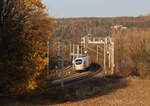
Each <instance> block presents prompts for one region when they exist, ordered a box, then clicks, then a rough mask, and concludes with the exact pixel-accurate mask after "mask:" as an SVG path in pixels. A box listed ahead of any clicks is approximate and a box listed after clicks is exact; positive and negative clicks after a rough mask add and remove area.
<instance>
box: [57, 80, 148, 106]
mask: <svg viewBox="0 0 150 106" xmlns="http://www.w3.org/2000/svg"><path fill="white" fill-rule="evenodd" d="M128 81H129V83H128V87H126V88H120V89H117V90H115V91H113V92H111V93H109V94H106V95H103V96H101V95H97V96H96V97H93V98H89V99H85V100H81V101H77V102H67V103H64V104H57V105H56V106H150V85H149V84H150V80H141V79H138V78H129V79H128ZM122 83H123V82H122Z"/></svg>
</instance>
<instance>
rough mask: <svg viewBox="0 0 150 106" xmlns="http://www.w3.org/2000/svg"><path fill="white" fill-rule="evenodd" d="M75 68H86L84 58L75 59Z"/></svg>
mask: <svg viewBox="0 0 150 106" xmlns="http://www.w3.org/2000/svg"><path fill="white" fill-rule="evenodd" d="M75 70H84V65H83V60H81V59H77V60H76V61H75Z"/></svg>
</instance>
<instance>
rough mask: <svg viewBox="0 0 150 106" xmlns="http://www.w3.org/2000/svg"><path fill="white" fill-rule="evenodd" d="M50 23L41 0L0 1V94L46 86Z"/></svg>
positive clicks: (19, 92) (25, 91) (16, 92)
mask: <svg viewBox="0 0 150 106" xmlns="http://www.w3.org/2000/svg"><path fill="white" fill-rule="evenodd" d="M52 24H53V19H52V18H50V17H49V16H48V14H47V13H46V12H45V6H44V5H43V4H42V2H41V0H0V93H3V94H5V95H21V94H25V93H29V92H31V91H33V90H35V89H38V88H40V87H43V86H45V84H46V83H45V81H44V78H43V76H44V74H45V67H46V63H47V62H46V55H47V54H46V53H47V48H46V41H47V39H48V37H49V36H50V35H51V32H52ZM50 37H51V36H50Z"/></svg>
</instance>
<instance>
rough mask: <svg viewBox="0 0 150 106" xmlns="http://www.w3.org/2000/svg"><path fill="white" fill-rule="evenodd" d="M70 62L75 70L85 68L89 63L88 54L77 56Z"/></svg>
mask: <svg viewBox="0 0 150 106" xmlns="http://www.w3.org/2000/svg"><path fill="white" fill-rule="evenodd" d="M72 63H73V66H74V68H75V70H77V71H79V70H85V69H86V68H88V67H89V66H90V64H91V62H90V56H83V57H77V58H75V59H74V60H73V61H72Z"/></svg>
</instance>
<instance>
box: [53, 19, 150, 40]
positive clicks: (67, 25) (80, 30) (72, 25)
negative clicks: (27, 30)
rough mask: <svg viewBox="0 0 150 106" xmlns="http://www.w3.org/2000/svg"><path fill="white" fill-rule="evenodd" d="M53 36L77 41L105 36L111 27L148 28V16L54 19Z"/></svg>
mask: <svg viewBox="0 0 150 106" xmlns="http://www.w3.org/2000/svg"><path fill="white" fill-rule="evenodd" d="M56 20H57V24H56V25H55V28H54V33H53V35H54V36H57V37H63V38H64V39H72V40H73V41H75V42H77V41H79V39H80V37H81V36H85V35H87V34H91V35H93V36H107V35H109V34H110V33H111V32H112V31H113V29H111V27H112V26H115V25H122V26H123V27H127V28H128V29H129V28H134V27H136V28H149V27H150V16H139V17H109V18H107V17H106V18H96V17H93V18H92V17H91V18H61V19H56Z"/></svg>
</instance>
